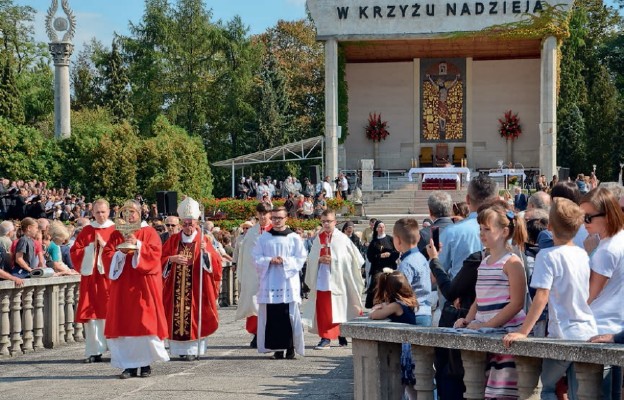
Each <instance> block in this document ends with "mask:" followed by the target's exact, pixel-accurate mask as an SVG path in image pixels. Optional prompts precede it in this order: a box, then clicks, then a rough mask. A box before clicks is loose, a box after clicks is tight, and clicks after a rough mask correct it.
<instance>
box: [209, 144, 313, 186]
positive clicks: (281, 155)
mask: <svg viewBox="0 0 624 400" xmlns="http://www.w3.org/2000/svg"><path fill="white" fill-rule="evenodd" d="M324 143H325V137H324V136H315V137H313V138H309V139H304V140H300V141H298V142H293V143H288V144H284V145H282V146H277V147H272V148H270V149H266V150H261V151H256V152H255V153H250V154H245V155H243V156H238V157H234V158H230V159H227V160H223V161H217V162H214V163H212V165H213V166H215V167H230V168H231V169H232V197H235V195H236V193H235V185H236V182H235V180H236V173H235V171H234V170H235V169H236V167H244V166H245V165H252V164H263V163H271V162H292V161H306V160H321V163H322V162H323V161H322V160H323V157H324V156H325V155H324V154H323V153H324V151H325V148H324ZM315 150H320V154H319V153H315V155H312V154H313V153H314V152H315ZM317 154H318V155H317Z"/></svg>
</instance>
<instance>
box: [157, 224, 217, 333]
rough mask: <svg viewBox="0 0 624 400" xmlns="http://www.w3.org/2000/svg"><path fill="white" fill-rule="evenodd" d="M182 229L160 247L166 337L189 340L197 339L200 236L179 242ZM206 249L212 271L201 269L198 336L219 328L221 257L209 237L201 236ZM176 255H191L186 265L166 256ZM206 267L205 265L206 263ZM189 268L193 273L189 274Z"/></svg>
mask: <svg viewBox="0 0 624 400" xmlns="http://www.w3.org/2000/svg"><path fill="white" fill-rule="evenodd" d="M181 236H182V232H180V233H176V234H175V235H173V236H171V237H170V238H169V240H167V242H165V244H164V246H163V253H162V266H163V270H164V271H165V273H164V275H165V276H164V278H165V283H164V285H165V289H164V295H163V297H164V304H165V314H166V316H167V322H168V323H169V339H171V340H177V341H191V340H196V339H197V326H198V323H199V321H198V317H199V314H198V309H199V273H200V269H201V266H200V258H199V257H200V248H201V246H200V237H199V234H197V235H195V238H194V239H193V241H192V242H190V243H182V241H181ZM204 243H205V244H206V252H207V253H208V254H209V256H210V266H211V267H212V272H208V271H206V270H205V269H201V271H202V274H203V283H202V289H203V293H202V321H201V322H202V324H201V332H200V334H201V336H202V337H206V336H208V335H210V334H212V333H214V332H215V331H216V330H217V328H218V327H219V314H218V312H217V301H218V298H219V288H220V286H221V275H222V259H221V256H220V255H219V252H218V251H217V250H215V248H214V247H213V246H212V243H210V240H208V238H207V237H206V236H204ZM177 254H184V255H189V256H190V255H192V257H193V259H192V262H189V265H180V264H174V263H171V264H170V265H169V262H168V258H169V256H174V255H177ZM206 267H208V266H206ZM191 271H192V273H191Z"/></svg>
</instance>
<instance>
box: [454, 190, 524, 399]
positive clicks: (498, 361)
mask: <svg viewBox="0 0 624 400" xmlns="http://www.w3.org/2000/svg"><path fill="white" fill-rule="evenodd" d="M477 221H478V222H479V225H480V228H481V242H482V243H483V246H484V247H485V248H487V249H488V250H489V253H490V255H489V256H487V257H486V258H485V259H484V260H483V261H481V265H479V270H478V276H477V284H476V295H477V298H476V299H475V302H474V303H473V304H472V307H470V311H469V312H468V315H467V316H466V318H460V319H458V320H457V322H455V327H456V328H462V327H468V328H469V329H479V328H504V329H506V330H507V331H514V330H516V329H518V328H519V327H520V325H521V324H522V322H523V321H524V318H525V314H524V301H525V295H526V290H527V289H526V275H525V272H524V266H523V265H522V261H521V260H520V258H519V257H518V256H516V255H515V254H513V253H512V252H511V247H510V246H509V244H508V241H509V240H510V239H512V244H516V245H517V244H520V243H524V242H525V240H526V228H525V226H524V220H523V219H521V218H518V217H517V216H516V215H515V214H514V212H513V211H511V210H508V209H507V206H506V204H505V203H504V202H503V201H496V202H494V203H492V204H491V205H488V206H484V207H482V208H481V209H480V210H479V215H478V217H477ZM488 358H489V359H488V363H487V366H488V371H487V381H486V387H485V398H486V399H492V398H496V399H516V398H518V388H517V384H516V382H517V381H518V374H517V372H516V367H515V363H514V361H513V357H512V356H510V355H505V354H490V355H489V356H488Z"/></svg>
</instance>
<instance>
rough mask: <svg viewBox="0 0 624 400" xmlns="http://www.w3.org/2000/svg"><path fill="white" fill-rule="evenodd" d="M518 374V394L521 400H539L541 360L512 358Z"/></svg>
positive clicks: (520, 357)
mask: <svg viewBox="0 0 624 400" xmlns="http://www.w3.org/2000/svg"><path fill="white" fill-rule="evenodd" d="M514 361H515V362H516V371H517V372H518V394H519V395H520V398H521V399H527V400H539V398H540V393H541V385H540V382H539V377H540V373H541V371H542V359H541V358H533V357H522V356H514Z"/></svg>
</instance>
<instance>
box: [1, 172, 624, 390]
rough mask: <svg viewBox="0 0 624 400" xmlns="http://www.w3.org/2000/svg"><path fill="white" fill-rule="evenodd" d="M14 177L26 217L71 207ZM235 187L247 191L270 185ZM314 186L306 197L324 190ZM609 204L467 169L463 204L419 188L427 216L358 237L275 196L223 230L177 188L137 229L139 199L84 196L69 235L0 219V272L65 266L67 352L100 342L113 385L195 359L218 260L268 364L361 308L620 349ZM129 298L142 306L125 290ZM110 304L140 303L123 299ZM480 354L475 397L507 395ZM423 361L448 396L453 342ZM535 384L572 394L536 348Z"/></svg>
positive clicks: (598, 197) (610, 378)
mask: <svg viewBox="0 0 624 400" xmlns="http://www.w3.org/2000/svg"><path fill="white" fill-rule="evenodd" d="M583 181H584V180H583ZM4 182H6V181H3V184H4ZM296 182H297V181H296V180H292V179H286V183H285V184H284V186H285V187H291V186H292V187H294V188H296V187H297V186H296ZM16 184H17V183H16ZM18 186H19V184H18ZM306 186H307V183H306ZM4 187H5V188H6V187H7V186H6V185H4ZM19 187H20V189H19V192H20V195H21V196H25V195H31V196H32V195H34V196H45V200H46V202H45V203H43V204H44V205H43V206H42V210H44V211H45V209H46V206H45V204H47V201H48V199H49V198H50V196H54V197H53V199H54V200H56V199H57V198H59V196H60V198H63V196H64V198H65V201H67V199H69V201H72V200H75V202H76V204H79V203H81V202H84V199H83V198H80V197H79V196H75V197H74V195H70V196H67V194H68V193H67V191H64V192H61V193H59V191H54V190H53V189H49V190H48V189H46V188H45V184H44V183H38V182H28V183H23V184H21V186H19ZM253 187H254V190H256V191H258V190H261V191H262V190H265V189H263V188H264V187H267V188H270V185H268V183H267V184H266V185H265V184H259V185H255V186H253ZM338 188H339V189H341V188H340V187H338ZM11 190H12V187H10V188H9V191H11ZM29 190H30V192H29ZM46 190H47V191H46ZM266 190H270V189H266ZM294 190H298V189H294ZM301 190H302V191H303V190H304V187H303V186H302V187H301ZM44 191H45V193H44ZM316 191H317V188H315V193H316ZM318 191H319V192H320V196H318V197H323V192H325V189H324V188H323V187H321V189H318ZM338 191H342V190H338ZM52 193H55V194H54V195H53V194H52ZM296 193H298V192H295V193H290V192H288V193H287V196H288V198H289V199H290V198H292V197H294V196H295V195H296ZM332 193H333V189H332ZM250 194H251V193H250ZM266 196H267V193H266V192H264V193H262V198H265V197H266ZM268 196H272V194H268ZM305 197H307V196H306V195H304V198H305ZM620 199H623V200H624V191H623V190H622V188H621V187H619V186H613V187H602V186H597V187H594V188H592V189H591V190H589V191H587V192H586V193H583V190H582V188H581V185H579V184H578V182H571V181H567V182H554V183H553V184H552V185H551V186H550V187H547V188H544V190H539V191H536V192H534V193H533V194H531V195H530V196H528V195H527V194H525V193H523V192H522V191H516V192H515V195H514V197H513V198H512V199H509V198H505V196H501V195H500V193H499V190H498V187H497V184H496V183H495V182H493V181H492V180H491V179H490V178H489V177H487V176H478V177H476V178H474V179H473V180H471V181H470V183H469V185H468V192H467V196H466V201H465V202H453V201H452V199H451V196H450V195H449V194H448V193H446V192H441V191H434V192H431V194H430V196H429V197H428V200H427V206H428V209H429V217H428V218H425V219H424V220H423V221H417V220H416V219H414V218H402V219H400V220H398V221H396V222H395V223H394V227H393V229H392V232H387V231H386V225H385V224H384V222H383V221H380V220H376V219H371V220H370V221H369V226H368V227H367V228H366V229H364V230H363V231H361V232H359V231H357V230H356V229H355V226H354V224H353V223H352V222H351V221H344V222H343V223H340V224H339V221H338V220H337V217H336V214H335V213H334V212H333V211H330V210H328V209H326V208H325V209H322V210H321V211H320V212H319V213H318V217H319V218H320V226H319V227H317V229H315V230H312V231H304V230H302V229H296V230H291V229H290V227H289V225H288V218H292V217H293V216H296V215H297V213H294V214H293V212H292V209H291V208H289V207H288V206H284V207H273V206H272V205H271V203H270V198H269V201H265V202H260V203H259V204H258V206H257V208H256V215H255V216H253V217H250V218H249V220H248V221H246V222H244V223H243V224H241V225H240V226H239V227H238V228H237V229H235V230H234V231H233V232H226V231H221V230H219V229H217V228H215V227H214V225H212V223H211V222H209V221H208V222H205V223H204V224H203V229H202V228H200V226H199V225H198V224H199V222H200V221H199V216H200V214H199V206H198V204H197V202H194V200H192V199H190V198H187V199H184V201H183V202H182V203H181V204H180V208H179V209H178V214H179V215H178V216H168V217H167V218H166V219H165V220H164V223H162V224H160V223H155V222H154V221H151V223H152V225H155V227H153V226H150V225H149V224H147V223H146V222H145V219H148V220H149V212H148V213H147V214H146V213H145V207H143V206H142V205H141V204H140V202H138V201H135V200H133V201H129V202H128V203H126V204H124V205H123V207H121V208H120V209H119V210H117V211H115V210H112V209H110V207H109V205H108V202H106V201H105V200H102V199H100V200H97V201H95V202H94V203H92V204H91V205H90V207H89V210H90V214H89V215H82V216H80V217H77V218H76V219H75V221H74V225H75V226H74V225H72V224H70V225H69V228H68V226H67V225H66V224H64V223H62V222H61V221H56V220H52V221H50V220H49V219H47V218H44V217H41V216H39V218H38V219H35V218H33V217H30V216H23V219H22V220H21V221H20V223H19V225H17V224H15V223H14V222H12V221H10V220H5V221H4V222H2V223H1V224H0V251H1V252H2V256H3V257H2V261H3V264H4V266H5V268H4V270H2V271H0V277H1V278H3V279H11V280H13V281H15V283H16V285H17V286H19V285H22V284H23V279H25V278H26V277H27V276H29V275H31V274H32V272H33V271H34V270H36V269H40V268H42V267H46V268H49V269H51V270H52V271H53V272H54V273H56V274H80V275H81V296H80V300H79V304H78V307H77V312H76V321H77V322H82V323H84V324H85V327H86V329H85V332H86V336H87V341H86V353H85V355H86V359H85V361H86V362H99V361H101V360H102V354H103V353H104V352H105V351H107V349H108V350H110V351H111V363H112V365H113V366H115V367H118V368H120V369H122V370H123V372H122V374H121V375H120V376H121V378H131V377H134V376H149V375H150V374H151V369H150V364H152V363H153V362H156V361H164V360H168V359H169V354H171V355H175V356H179V357H182V358H186V359H194V358H196V357H199V356H200V355H201V354H203V352H204V351H205V347H206V342H205V339H206V337H207V336H208V335H210V334H212V333H213V332H214V331H215V330H216V329H217V328H218V311H217V299H218V293H219V290H220V287H219V286H220V281H221V270H222V266H223V263H224V262H231V263H232V265H233V267H234V268H235V271H236V274H237V276H238V280H239V283H240V291H239V302H238V309H237V314H236V318H237V319H239V320H242V319H244V320H245V329H246V330H247V331H248V332H249V333H250V334H251V335H252V339H251V342H250V346H251V347H252V348H257V349H258V351H259V352H260V353H272V357H273V358H275V359H294V358H296V357H297V355H302V356H303V355H304V354H305V346H304V340H303V334H302V332H303V326H308V327H309V329H310V332H313V333H315V334H317V335H318V336H319V342H318V344H317V345H316V346H315V347H314V349H316V350H327V349H330V348H332V347H333V346H332V341H336V340H337V343H338V346H346V345H348V341H347V339H346V338H345V337H343V336H342V335H341V333H340V324H341V323H343V322H346V321H348V320H350V319H352V318H355V317H357V316H360V315H362V314H363V313H364V312H365V311H366V310H369V312H368V316H369V317H370V318H372V319H390V320H391V321H393V322H401V323H408V324H412V325H417V326H440V327H448V328H451V327H453V328H455V329H472V330H475V331H481V332H499V333H502V334H503V335H504V338H503V342H504V344H505V345H506V346H513V343H514V342H515V341H517V340H521V339H523V338H526V337H527V336H528V335H531V334H532V335H535V336H548V337H551V338H558V339H565V340H581V341H594V342H614V341H617V342H621V341H622V340H623V338H624V334H622V333H621V330H622V327H623V326H624V309H622V308H621V307H619V304H618V301H619V298H620V296H621V295H622V291H623V290H624V287H623V286H622V281H623V280H624V212H623V211H622V210H623V208H624V202H623V201H621V200H620ZM510 200H511V201H510ZM41 201H43V200H41ZM27 203H28V202H26V204H27ZM30 203H32V199H30ZM87 204H88V203H87ZM85 206H86V204H85ZM81 210H82V208H81ZM5 211H6V210H5ZM148 211H149V207H148ZM118 217H122V218H123V221H124V222H123V223H124V224H125V223H129V224H132V223H134V224H137V227H136V230H135V231H134V232H133V233H131V234H128V233H127V232H126V231H127V229H124V230H122V231H119V230H117V228H116V225H115V223H114V221H118V220H116V218H118ZM142 220H143V222H141V221H142ZM156 228H158V230H160V231H161V232H158V231H157V229H156ZM339 228H341V229H339ZM72 229H73V231H72ZM17 232H19V235H17ZM121 232H126V233H121ZM18 236H19V237H18ZM7 265H8V268H7ZM198 282H202V283H203V285H200V284H198ZM200 286H202V287H203V288H202V289H200ZM181 291H186V292H185V293H181ZM139 293H140V294H139ZM137 295H140V296H142V299H148V301H147V302H145V301H143V300H142V301H141V302H139V301H135V300H136V299H134V298H133V296H137ZM305 299H307V301H304V300H305ZM128 304H140V306H137V307H135V308H134V309H132V310H128V306H127V305H128ZM172 304H174V306H173V307H171V305H172ZM165 305H167V306H165ZM121 310H123V312H122V311H121ZM181 310H190V311H188V312H186V313H185V312H183V311H181ZM200 312H201V314H202V318H201V320H202V325H201V328H197V325H198V323H197V321H198V317H199V313H200ZM128 313H130V314H131V315H132V320H133V321H147V322H143V323H136V324H133V323H128V321H127V320H128V315H130V314H128ZM180 313H182V314H184V315H181V314H180ZM166 339H167V340H168V345H169V353H167V351H166V349H165V340H166ZM137 349H138V350H137ZM410 352H411V349H410V346H409V344H405V345H404V346H403V350H402V357H401V366H402V376H401V377H400V379H401V381H402V383H403V384H404V386H405V395H406V396H407V397H408V398H415V391H414V389H413V386H414V383H415V377H414V372H413V369H414V365H413V362H412V359H411V354H410ZM488 357H489V360H488V363H487V365H488V370H487V371H486V376H487V384H486V387H485V394H486V398H490V399H500V398H506V399H507V398H509V399H511V398H518V391H517V387H516V382H517V372H516V370H515V364H514V360H513V357H512V356H510V355H503V354H491V355H489V356H488ZM435 370H436V376H435V379H436V387H437V395H438V397H439V398H440V399H444V400H446V399H461V398H463V392H464V390H465V387H464V384H463V368H462V361H461V357H460V355H459V352H458V351H457V350H452V349H451V350H448V349H446V350H445V349H438V350H437V351H436V354H435ZM398 378H399V377H397V379H398ZM541 380H542V388H541V391H542V398H545V399H554V398H563V397H562V393H564V392H567V393H568V396H569V398H575V396H576V388H577V381H576V379H575V374H574V369H573V367H572V365H571V364H570V363H568V362H561V361H556V360H548V359H545V360H544V368H543V371H542V376H541ZM621 388H622V372H621V369H620V368H619V367H609V366H606V367H605V379H604V385H603V394H604V396H603V398H605V399H615V398H619V397H620V395H621Z"/></svg>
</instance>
